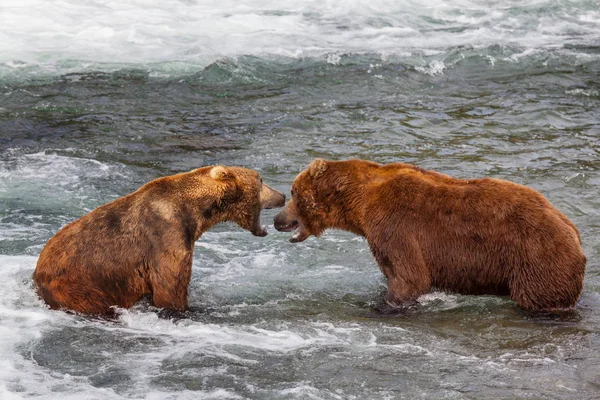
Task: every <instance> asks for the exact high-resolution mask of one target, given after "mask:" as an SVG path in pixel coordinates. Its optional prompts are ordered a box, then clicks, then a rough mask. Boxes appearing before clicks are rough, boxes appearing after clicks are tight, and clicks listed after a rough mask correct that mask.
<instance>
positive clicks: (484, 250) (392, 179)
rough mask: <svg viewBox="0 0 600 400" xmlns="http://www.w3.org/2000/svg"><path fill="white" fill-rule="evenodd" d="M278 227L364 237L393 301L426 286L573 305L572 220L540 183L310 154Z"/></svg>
mask: <svg viewBox="0 0 600 400" xmlns="http://www.w3.org/2000/svg"><path fill="white" fill-rule="evenodd" d="M274 222H275V228H276V229H277V230H279V231H284V232H291V231H293V230H296V229H297V233H295V234H294V235H293V237H292V238H291V239H290V241H291V242H301V241H303V240H305V239H306V238H307V237H309V236H310V235H315V236H317V237H318V236H320V235H321V233H322V232H323V231H324V230H325V229H327V228H337V229H342V230H346V231H350V232H353V233H355V234H357V235H361V236H363V237H365V238H366V240H367V242H368V244H369V247H370V248H371V251H372V253H373V255H374V256H375V259H376V261H377V263H378V264H379V267H380V268H381V270H382V272H383V273H384V274H385V276H386V277H387V279H388V291H387V294H386V295H385V302H386V303H388V304H389V305H392V306H398V305H401V304H403V303H406V302H410V301H413V300H415V299H416V298H417V297H418V296H420V295H422V294H424V293H427V292H428V291H430V290H431V289H432V288H437V289H440V290H444V291H451V292H457V293H462V294H496V295H509V296H510V297H511V298H512V299H513V300H514V301H516V302H517V303H518V304H519V305H520V306H521V307H523V308H525V309H527V310H545V311H557V310H562V309H566V308H570V307H573V306H574V305H575V303H576V301H577V299H578V298H579V295H580V293H581V290H582V286H583V276H584V270H585V263H586V258H585V256H584V254H583V251H582V249H581V243H580V237H579V232H578V231H577V228H576V227H575V225H573V223H572V222H571V221H569V220H568V219H567V217H565V216H564V215H563V214H562V213H561V212H560V211H558V210H557V209H556V208H554V207H553V206H552V205H551V204H550V203H549V202H548V200H546V199H545V198H544V197H543V196H542V195H541V194H540V193H539V192H537V191H535V190H533V189H531V188H528V187H526V186H522V185H518V184H516V183H512V182H508V181H504V180H500V179H491V178H484V179H469V180H462V179H455V178H452V177H450V176H447V175H443V174H440V173H437V172H433V171H428V170H425V169H422V168H419V167H416V166H413V165H409V164H401V163H398V164H389V165H380V164H376V163H373V162H369V161H363V160H347V161H325V160H322V159H316V160H315V161H314V162H313V163H312V164H311V165H310V166H309V167H308V169H307V170H305V171H303V172H301V173H300V174H299V175H298V176H297V177H296V179H295V181H294V183H293V186H292V197H291V199H290V200H289V202H288V203H287V205H286V206H285V208H284V209H283V210H282V211H281V212H280V213H279V214H277V215H276V216H275V221H274Z"/></svg>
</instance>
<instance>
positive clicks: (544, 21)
mask: <svg viewBox="0 0 600 400" xmlns="http://www.w3.org/2000/svg"><path fill="white" fill-rule="evenodd" d="M0 13H1V14H0V15H1V18H2V23H1V24H0V65H2V67H3V68H2V74H3V75H8V76H11V75H17V76H21V75H23V74H25V75H27V74H36V75H37V74H56V73H60V72H63V73H64V72H76V71H81V70H88V71H89V70H114V69H118V68H122V67H123V66H125V65H127V64H129V65H144V66H145V67H146V68H148V69H149V70H150V71H152V72H153V73H154V74H157V76H169V75H173V74H174V75H181V74H189V73H191V72H193V71H199V70H201V69H202V68H204V67H206V66H207V65H209V64H211V63H212V62H214V61H215V60H217V59H220V58H222V57H236V56H242V55H245V56H247V55H252V56H258V57H268V56H283V57H292V58H303V57H320V56H324V57H327V59H328V60H330V61H331V62H335V61H336V59H337V58H336V57H339V55H343V54H349V53H358V54H361V53H375V54H379V55H380V57H381V58H382V60H386V59H387V58H389V57H394V56H400V57H406V56H411V55H422V54H426V55H436V54H443V53H445V52H446V51H447V50H448V49H450V48H457V47H458V48H460V47H463V48H466V49H469V48H485V47H489V46H492V45H495V46H501V47H508V48H513V49H514V50H513V51H514V52H515V54H516V55H513V57H518V55H519V54H528V52H531V51H538V50H540V49H548V48H552V49H556V50H561V51H563V52H564V54H578V50H577V47H576V46H584V47H585V46H595V45H596V44H597V43H598V42H600V36H599V33H598V32H599V31H600V29H599V26H600V11H599V10H598V8H597V7H594V6H593V4H592V2H589V1H575V2H571V3H569V4H568V5H565V6H561V7H558V6H556V5H553V4H552V3H551V2H547V1H538V0H533V1H532V0H529V1H473V0H454V1H410V0H403V1H387V0H373V1H369V2H362V1H330V0H327V1H304V2H298V1H276V2H273V1H266V0H254V1H252V2H243V3H240V2H238V1H221V2H218V3H214V2H211V3H206V2H201V1H177V0H167V1H149V0H138V1H134V0H128V1H103V2H95V1H87V0H85V1H77V0H63V1H59V2H54V1H44V0H6V1H4V2H3V3H2V5H0ZM565 46H570V47H569V48H568V50H567V51H565ZM574 46H575V47H574Z"/></svg>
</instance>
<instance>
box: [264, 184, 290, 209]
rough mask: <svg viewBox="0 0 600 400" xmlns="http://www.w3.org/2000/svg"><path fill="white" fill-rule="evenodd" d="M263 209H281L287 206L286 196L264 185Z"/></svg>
mask: <svg viewBox="0 0 600 400" xmlns="http://www.w3.org/2000/svg"><path fill="white" fill-rule="evenodd" d="M260 197H261V204H262V209H270V208H279V207H283V206H284V205H285V194H283V193H281V192H278V191H277V190H275V189H273V188H271V187H269V186H267V185H265V184H263V188H262V190H261V194H260Z"/></svg>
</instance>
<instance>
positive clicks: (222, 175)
mask: <svg viewBox="0 0 600 400" xmlns="http://www.w3.org/2000/svg"><path fill="white" fill-rule="evenodd" d="M210 177H211V178H213V179H216V180H219V181H222V180H224V179H228V178H231V174H230V173H229V172H228V171H227V170H226V169H225V167H224V166H222V165H217V166H215V167H212V169H211V170H210Z"/></svg>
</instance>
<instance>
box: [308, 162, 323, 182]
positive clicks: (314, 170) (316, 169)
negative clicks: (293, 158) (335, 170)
mask: <svg viewBox="0 0 600 400" xmlns="http://www.w3.org/2000/svg"><path fill="white" fill-rule="evenodd" d="M326 170H327V161H325V160H323V159H322V158H316V159H315V160H314V161H313V162H312V163H310V165H309V166H308V173H309V175H310V176H312V177H313V178H318V177H319V176H321V175H323V173H324V172H325V171H326Z"/></svg>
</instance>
